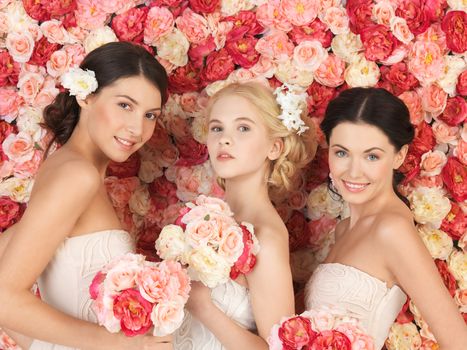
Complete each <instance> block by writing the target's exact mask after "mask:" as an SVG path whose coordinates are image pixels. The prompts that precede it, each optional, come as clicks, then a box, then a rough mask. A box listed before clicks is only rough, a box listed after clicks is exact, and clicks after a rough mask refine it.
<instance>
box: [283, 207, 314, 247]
mask: <svg viewBox="0 0 467 350" xmlns="http://www.w3.org/2000/svg"><path fill="white" fill-rule="evenodd" d="M286 226H287V230H288V231H289V250H290V251H291V252H294V251H296V250H298V249H300V248H304V247H306V246H307V244H308V239H309V237H310V229H309V228H308V224H307V221H306V219H305V215H304V214H303V213H302V212H301V211H298V210H294V211H293V213H292V216H291V217H290V219H289V220H288V221H287V224H286Z"/></svg>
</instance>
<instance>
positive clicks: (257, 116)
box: [174, 82, 316, 350]
mask: <svg viewBox="0 0 467 350" xmlns="http://www.w3.org/2000/svg"><path fill="white" fill-rule="evenodd" d="M275 92H276V96H277V97H276V96H274V94H273V90H272V89H270V88H269V87H266V86H264V85H262V84H260V83H257V82H248V83H243V84H241V83H234V84H231V85H228V86H226V87H224V88H223V89H221V90H220V91H218V92H217V93H215V94H214V95H213V96H212V97H211V99H210V101H209V104H208V107H207V110H206V116H207V123H208V126H207V128H208V130H207V147H208V151H209V156H210V160H211V163H212V166H213V168H214V171H215V172H216V174H217V176H218V178H219V180H220V183H221V185H222V186H223V187H224V189H225V200H226V201H227V203H228V204H229V206H230V208H231V210H232V212H233V213H234V217H235V219H236V220H237V221H238V222H249V223H251V224H253V226H254V230H255V234H256V236H257V238H258V240H259V246H260V250H259V253H258V255H257V262H256V265H255V267H254V269H253V271H252V272H250V273H248V274H247V275H241V276H239V277H238V278H237V279H236V280H229V281H228V282H227V283H225V284H222V285H219V286H217V287H215V288H214V289H212V290H211V289H209V288H207V287H205V286H204V285H202V284H200V283H199V282H193V283H192V290H191V293H190V299H189V301H188V303H187V309H188V311H189V313H187V315H186V317H185V320H184V323H183V325H182V326H181V327H180V329H179V330H178V331H177V332H176V334H175V338H174V347H175V349H177V350H188V349H204V350H221V349H267V348H268V345H267V342H266V339H267V337H268V335H269V332H270V329H271V327H272V326H273V325H274V324H275V323H277V322H278V321H279V320H280V319H281V317H283V316H285V315H291V314H293V313H294V294H293V287H292V276H291V271H290V265H289V243H288V232H287V229H286V227H285V225H284V223H283V221H282V220H281V218H280V216H279V214H278V213H277V211H276V210H275V208H274V206H273V203H272V201H271V195H272V194H273V193H274V195H275V196H277V195H281V194H284V193H286V192H287V191H289V190H291V189H292V187H293V186H294V185H293V184H294V182H296V181H294V179H295V178H296V177H297V176H299V174H300V169H302V168H303V167H304V166H305V165H306V164H307V163H308V162H309V161H310V160H311V159H312V158H313V156H314V154H315V151H316V140H315V134H314V130H313V127H312V124H309V123H307V122H306V121H307V119H305V118H306V117H305V116H306V104H305V103H304V97H305V95H304V94H303V92H301V91H296V88H294V87H292V86H288V87H286V86H282V87H281V88H279V89H277V90H276V91H275ZM281 107H282V108H281Z"/></svg>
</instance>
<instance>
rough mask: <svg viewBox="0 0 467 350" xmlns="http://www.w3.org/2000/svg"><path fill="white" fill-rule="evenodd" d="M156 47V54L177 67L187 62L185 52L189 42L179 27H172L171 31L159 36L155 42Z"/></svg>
mask: <svg viewBox="0 0 467 350" xmlns="http://www.w3.org/2000/svg"><path fill="white" fill-rule="evenodd" d="M156 47H157V54H158V56H160V57H162V58H163V59H165V60H167V61H169V62H170V63H172V64H174V65H176V66H177V67H181V66H184V65H186V64H187V63H188V55H187V53H188V49H189V48H190V43H189V41H188V39H187V38H186V37H185V35H183V33H182V32H181V31H180V30H179V29H177V28H174V29H173V30H172V32H170V33H169V34H167V35H165V36H164V37H162V38H160V40H159V41H158V42H157V43H156Z"/></svg>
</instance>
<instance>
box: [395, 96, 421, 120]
mask: <svg viewBox="0 0 467 350" xmlns="http://www.w3.org/2000/svg"><path fill="white" fill-rule="evenodd" d="M398 97H399V98H400V99H401V100H402V101H403V102H404V103H405V105H406V106H407V108H408V109H409V113H410V122H411V123H412V124H413V125H418V124H420V123H421V122H423V121H424V119H425V111H424V110H423V108H422V99H421V98H420V96H419V95H418V94H417V93H416V92H415V91H405V92H403V93H402V94H400V95H399V96H398Z"/></svg>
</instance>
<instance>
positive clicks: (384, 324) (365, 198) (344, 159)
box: [305, 88, 467, 350]
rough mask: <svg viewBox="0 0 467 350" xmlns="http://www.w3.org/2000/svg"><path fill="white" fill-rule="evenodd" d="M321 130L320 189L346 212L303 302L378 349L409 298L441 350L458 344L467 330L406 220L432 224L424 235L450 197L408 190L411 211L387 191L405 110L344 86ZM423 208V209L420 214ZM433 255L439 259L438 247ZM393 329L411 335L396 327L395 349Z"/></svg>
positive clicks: (378, 92)
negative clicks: (354, 322) (357, 327)
mask: <svg viewBox="0 0 467 350" xmlns="http://www.w3.org/2000/svg"><path fill="white" fill-rule="evenodd" d="M320 127H321V130H322V131H323V133H324V135H325V136H326V140H327V142H328V145H329V156H328V157H329V158H328V159H329V169H330V175H329V176H330V179H331V182H330V184H329V187H330V190H331V191H332V192H334V194H335V195H336V196H340V197H341V198H342V199H343V200H344V201H346V202H347V204H348V205H349V208H350V217H348V218H346V219H344V220H342V221H341V222H339V224H338V225H337V226H336V229H335V244H334V245H333V246H332V247H331V249H330V252H329V254H328V256H327V258H326V259H325V262H324V263H323V264H320V265H319V266H318V267H317V268H316V270H315V271H314V273H313V275H312V277H311V279H310V281H309V282H308V284H307V287H306V292H305V294H306V296H305V304H306V308H307V309H308V310H310V309H319V308H323V307H329V308H333V309H336V310H337V312H339V311H340V312H342V313H343V314H344V315H345V316H352V317H355V318H357V319H359V321H360V322H361V325H362V327H363V328H364V329H365V330H366V332H368V334H369V335H370V336H372V337H373V339H374V343H375V350H380V349H381V348H382V347H383V346H384V343H385V341H386V338H387V337H388V334H389V331H390V328H391V326H392V325H393V323H394V320H395V319H396V317H397V315H398V314H399V312H400V311H401V308H402V306H403V305H404V303H405V302H406V300H407V296H409V297H410V299H411V302H413V303H414V305H416V308H417V309H418V310H420V314H421V316H422V317H423V320H424V321H426V324H428V326H429V327H430V331H431V332H432V333H433V334H434V336H435V337H436V340H437V342H438V344H439V346H440V348H441V349H443V350H445V349H446V350H461V349H466V345H467V327H466V325H465V323H464V320H463V318H462V317H461V315H460V313H459V311H458V309H457V306H456V304H455V303H454V300H453V299H452V298H451V296H450V294H449V292H448V290H447V289H446V288H445V286H444V284H443V280H442V279H441V277H440V275H439V273H438V270H437V268H436V266H435V264H434V262H433V260H432V257H431V256H430V253H429V251H428V250H427V249H426V247H425V245H424V244H423V241H422V239H421V238H420V236H419V234H418V233H417V230H416V228H415V226H414V217H415V218H416V219H417V221H419V222H420V220H422V222H423V221H425V220H426V223H427V224H430V225H431V226H427V227H426V229H427V232H426V233H424V232H420V235H422V236H423V235H427V234H431V233H430V232H431V231H433V230H434V229H435V228H436V227H439V224H440V222H441V220H442V218H443V217H444V216H446V214H447V213H448V212H449V208H447V207H446V205H445V203H443V202H447V204H448V205H449V200H448V199H447V198H444V199H443V198H441V196H440V195H439V194H436V191H437V190H436V189H424V190H423V191H414V192H413V193H411V194H410V195H409V200H410V202H411V204H412V207H413V209H414V212H412V211H411V210H410V208H408V206H407V205H406V204H405V203H404V202H407V199H405V198H404V197H402V196H401V195H400V194H399V193H398V191H397V187H396V186H397V183H398V181H399V180H400V175H401V174H400V173H398V171H397V169H398V168H399V167H400V166H401V165H402V163H403V162H404V159H405V156H406V154H407V150H408V145H409V144H410V143H411V142H412V140H413V137H414V128H413V126H412V124H411V123H410V118H409V111H408V109H407V107H406V106H405V104H404V103H403V102H402V101H401V100H400V99H398V98H397V97H395V96H393V95H392V94H391V93H389V92H388V91H386V90H384V89H378V88H353V89H348V90H345V91H343V92H341V93H340V95H339V96H338V97H336V98H335V99H334V100H332V101H331V102H330V103H329V105H328V107H327V109H326V113H325V117H324V120H323V121H322V123H321V126H320ZM420 203H422V205H420ZM434 206H436V208H435V207H434ZM427 207H432V208H433V210H432V213H431V215H426V213H423V212H424V211H425V210H426V208H427ZM437 240H438V241H440V240H441V239H437ZM450 243H451V248H452V241H451V242H450ZM440 244H441V242H440ZM428 248H429V246H428ZM432 253H435V254H436V255H435V256H437V257H438V258H441V257H444V258H446V257H447V254H446V253H444V254H445V255H444V256H443V249H439V250H434V249H432ZM410 325H411V326H412V327H413V328H415V326H414V325H413V324H410ZM401 329H402V330H403V334H404V337H406V338H410V334H409V333H410V327H405V325H404V326H402V325H398V324H397V325H395V326H393V330H394V332H393V333H391V337H389V339H388V340H387V345H388V348H390V349H399V348H400V347H399V346H400V345H399V344H400V343H399V341H400V338H399V337H398V335H397V334H399V335H401V334H402V333H400V330H401ZM398 339H399V340H398ZM404 348H406V347H404Z"/></svg>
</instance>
